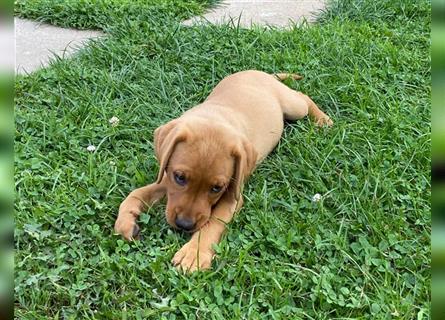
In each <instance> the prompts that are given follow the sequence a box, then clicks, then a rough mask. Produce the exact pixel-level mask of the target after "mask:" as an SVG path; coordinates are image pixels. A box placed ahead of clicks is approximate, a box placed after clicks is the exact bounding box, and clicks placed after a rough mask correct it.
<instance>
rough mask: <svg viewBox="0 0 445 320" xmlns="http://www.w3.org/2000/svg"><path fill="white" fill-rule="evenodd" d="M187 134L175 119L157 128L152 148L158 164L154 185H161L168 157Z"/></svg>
mask: <svg viewBox="0 0 445 320" xmlns="http://www.w3.org/2000/svg"><path fill="white" fill-rule="evenodd" d="M186 137H187V132H186V130H185V128H184V127H183V126H180V125H179V121H178V120H177V119H175V120H172V121H170V122H168V123H166V124H164V125H163V126H160V127H159V128H157V129H156V130H155V132H154V147H155V154H156V158H157V159H158V162H159V173H158V178H157V180H156V183H161V181H162V178H163V176H164V172H165V169H166V168H167V165H168V161H169V160H170V156H171V155H172V153H173V151H174V150H175V147H176V145H177V144H178V143H179V142H182V141H185V139H186Z"/></svg>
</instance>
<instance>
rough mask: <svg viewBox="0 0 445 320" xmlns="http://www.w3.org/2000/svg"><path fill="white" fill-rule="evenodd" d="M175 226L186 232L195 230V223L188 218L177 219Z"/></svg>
mask: <svg viewBox="0 0 445 320" xmlns="http://www.w3.org/2000/svg"><path fill="white" fill-rule="evenodd" d="M175 224H176V226H177V227H178V228H179V229H182V230H184V231H192V230H193V229H194V228H195V222H193V221H192V220H190V219H186V218H178V217H177V218H176V220H175Z"/></svg>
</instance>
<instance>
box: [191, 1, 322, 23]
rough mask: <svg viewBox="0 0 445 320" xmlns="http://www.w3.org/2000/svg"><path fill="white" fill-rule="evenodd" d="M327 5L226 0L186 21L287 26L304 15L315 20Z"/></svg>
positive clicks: (309, 19)
mask: <svg viewBox="0 0 445 320" xmlns="http://www.w3.org/2000/svg"><path fill="white" fill-rule="evenodd" d="M325 5H326V0H224V1H222V2H221V3H219V4H218V5H217V6H216V7H215V8H213V9H211V10H209V11H208V12H207V13H205V14H204V15H203V16H202V17H195V18H192V19H189V20H186V21H185V22H184V24H185V25H194V24H198V23H207V22H208V23H214V24H224V23H227V22H229V21H231V20H232V21H233V22H234V24H235V25H237V24H238V22H239V24H240V26H242V27H245V28H249V27H251V25H252V24H256V25H266V26H267V25H268V26H276V27H281V28H286V27H289V26H291V25H292V24H293V23H299V22H302V21H303V20H304V19H306V20H307V21H308V22H313V21H314V15H315V14H317V12H319V11H320V10H321V9H323V8H325Z"/></svg>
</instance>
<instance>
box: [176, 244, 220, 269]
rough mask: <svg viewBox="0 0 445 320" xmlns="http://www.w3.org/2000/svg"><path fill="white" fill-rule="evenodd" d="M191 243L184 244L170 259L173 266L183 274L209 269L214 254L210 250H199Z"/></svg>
mask: <svg viewBox="0 0 445 320" xmlns="http://www.w3.org/2000/svg"><path fill="white" fill-rule="evenodd" d="M198 248H199V246H197V245H195V244H194V243H193V242H192V241H190V242H188V243H186V244H185V245H184V246H183V247H182V248H181V249H180V250H179V251H178V252H176V254H175V256H174V257H173V259H172V263H173V265H174V266H175V267H176V269H178V270H182V271H183V272H195V271H197V270H205V269H210V267H211V266H212V259H213V256H214V253H213V251H212V250H211V249H205V248H199V250H198Z"/></svg>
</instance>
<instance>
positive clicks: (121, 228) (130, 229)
mask: <svg viewBox="0 0 445 320" xmlns="http://www.w3.org/2000/svg"><path fill="white" fill-rule="evenodd" d="M114 231H115V232H116V233H119V234H120V235H122V236H123V237H124V238H125V239H127V240H133V239H137V238H138V236H139V231H140V228H139V226H138V225H137V224H136V221H135V219H134V217H133V216H131V215H121V214H119V216H118V218H117V220H116V222H115V224H114Z"/></svg>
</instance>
